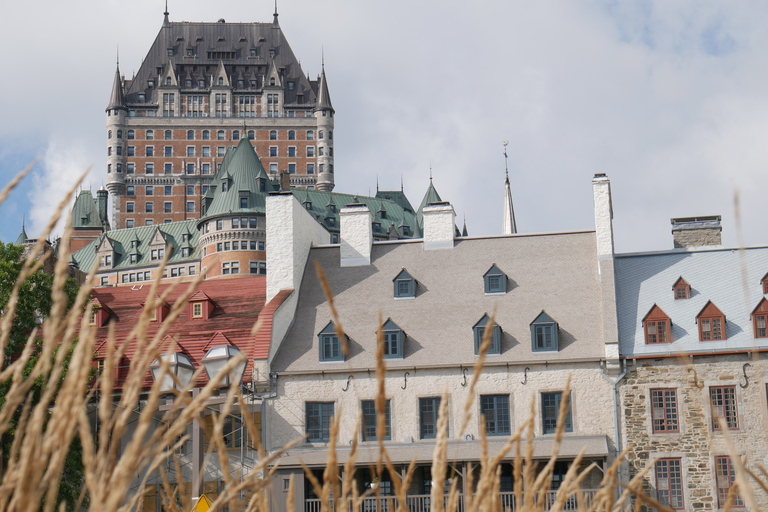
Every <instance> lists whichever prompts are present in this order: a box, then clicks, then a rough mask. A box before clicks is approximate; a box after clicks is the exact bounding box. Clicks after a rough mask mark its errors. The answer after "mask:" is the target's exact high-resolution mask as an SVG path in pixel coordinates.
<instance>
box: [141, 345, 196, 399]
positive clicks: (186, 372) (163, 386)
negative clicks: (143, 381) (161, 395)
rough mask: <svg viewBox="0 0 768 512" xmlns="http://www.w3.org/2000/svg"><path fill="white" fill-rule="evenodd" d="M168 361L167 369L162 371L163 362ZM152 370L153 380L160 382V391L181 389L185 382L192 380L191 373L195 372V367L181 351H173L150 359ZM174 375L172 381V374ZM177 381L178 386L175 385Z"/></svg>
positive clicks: (185, 384)
mask: <svg viewBox="0 0 768 512" xmlns="http://www.w3.org/2000/svg"><path fill="white" fill-rule="evenodd" d="M165 361H169V363H168V371H167V372H166V373H162V370H163V363H164V362H165ZM149 368H150V370H151V371H152V379H154V381H155V382H158V381H159V382H160V391H162V392H168V391H172V390H173V389H174V388H177V389H183V388H185V387H187V384H189V382H190V381H191V380H192V375H193V374H194V373H195V367H194V366H193V365H192V361H190V360H189V358H188V357H187V356H186V355H185V354H182V353H181V352H174V353H173V354H163V355H161V356H160V358H159V359H155V360H154V361H152V364H151V365H150V366H149ZM174 375H175V376H176V380H175V381H174V378H173V376H174ZM176 382H178V387H177V386H176Z"/></svg>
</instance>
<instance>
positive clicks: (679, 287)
mask: <svg viewBox="0 0 768 512" xmlns="http://www.w3.org/2000/svg"><path fill="white" fill-rule="evenodd" d="M672 290H674V292H675V300H680V299H690V298H691V286H690V285H689V284H688V283H687V282H686V281H685V279H683V278H682V277H680V278H678V280H677V281H675V284H674V285H672Z"/></svg>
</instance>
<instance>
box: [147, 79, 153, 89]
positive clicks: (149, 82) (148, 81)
mask: <svg viewBox="0 0 768 512" xmlns="http://www.w3.org/2000/svg"><path fill="white" fill-rule="evenodd" d="M154 86H155V81H154V80H147V87H149V88H150V89H151V88H153V87H154Z"/></svg>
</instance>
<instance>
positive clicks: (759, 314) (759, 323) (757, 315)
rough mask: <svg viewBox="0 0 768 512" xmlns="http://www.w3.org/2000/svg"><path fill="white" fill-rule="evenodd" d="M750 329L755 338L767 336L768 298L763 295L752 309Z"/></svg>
mask: <svg viewBox="0 0 768 512" xmlns="http://www.w3.org/2000/svg"><path fill="white" fill-rule="evenodd" d="M751 317H752V330H753V333H754V336H755V338H768V299H766V298H765V297H763V298H762V299H760V302H758V303H757V306H756V307H755V309H753V310H752V314H751Z"/></svg>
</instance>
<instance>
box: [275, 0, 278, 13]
mask: <svg viewBox="0 0 768 512" xmlns="http://www.w3.org/2000/svg"><path fill="white" fill-rule="evenodd" d="M277 15H278V14H277V0H275V16H277Z"/></svg>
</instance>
